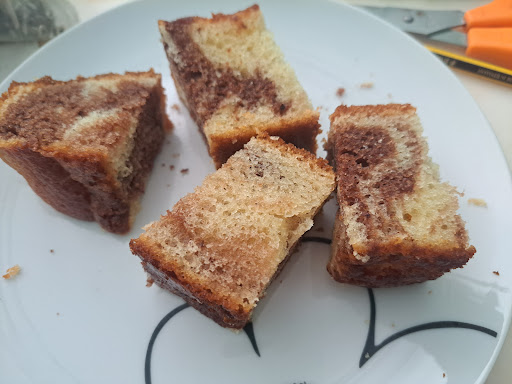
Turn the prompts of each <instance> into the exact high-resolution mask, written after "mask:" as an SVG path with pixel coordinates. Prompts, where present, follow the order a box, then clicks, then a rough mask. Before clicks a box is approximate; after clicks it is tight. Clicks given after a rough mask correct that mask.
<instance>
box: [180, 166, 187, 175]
mask: <svg viewBox="0 0 512 384" xmlns="http://www.w3.org/2000/svg"><path fill="white" fill-rule="evenodd" d="M180 172H181V174H182V175H186V174H187V173H188V168H183V169H182V170H181V171H180Z"/></svg>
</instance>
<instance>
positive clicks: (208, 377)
mask: <svg viewBox="0 0 512 384" xmlns="http://www.w3.org/2000/svg"><path fill="white" fill-rule="evenodd" d="M248 5H250V4H249V2H247V1H245V0H244V1H243V2H238V1H237V2H235V1H228V0H221V1H216V2H215V3H212V2H209V1H207V0H203V1H189V2H179V1H177V0H176V1H168V0H162V1H156V2H140V3H134V4H129V5H126V6H123V7H121V8H118V9H115V10H114V11H112V12H109V13H106V14H104V15H101V16H100V17H97V18H95V19H93V20H91V21H89V22H87V23H85V24H83V25H80V26H78V27H77V28H74V29H72V30H71V31H69V32H68V33H66V34H64V35H62V36H61V37H59V38H57V39H55V40H54V41H52V42H50V43H49V44H47V45H46V46H45V47H44V48H43V49H41V50H40V51H39V52H37V53H36V54H35V55H34V56H32V57H31V58H30V59H29V60H28V61H26V62H25V63H24V64H23V65H22V66H21V67H20V68H18V70H16V71H15V72H14V73H13V74H12V75H11V76H10V77H9V78H8V79H7V80H6V81H5V82H4V83H3V84H2V85H1V86H0V90H1V91H5V90H6V88H7V86H8V84H9V83H10V82H11V81H12V80H17V81H30V80H33V79H35V78H37V77H40V76H43V75H51V76H53V77H55V78H57V79H70V78H74V77H75V76H77V75H83V76H89V75H95V74H99V73H104V72H124V71H126V70H130V71H137V70H147V69H148V68H150V67H153V68H155V70H156V71H158V72H160V73H162V74H163V79H164V85H165V88H166V91H167V95H168V104H169V106H170V105H173V104H175V103H178V104H179V101H178V98H177V95H176V92H175V89H174V85H173V84H172V82H171V79H170V74H169V69H168V63H167V59H166V57H165V55H164V51H163V48H162V46H161V43H160V41H159V34H158V30H157V25H156V21H157V19H159V18H161V19H168V20H172V19H175V18H178V17H182V16H190V15H202V16H208V15H209V13H210V12H212V11H213V12H226V13H230V12H233V11H236V10H239V9H242V8H244V7H245V6H248ZM261 8H262V11H263V13H264V15H265V18H266V21H267V25H268V27H269V28H270V29H271V30H272V31H273V32H274V34H275V38H276V40H277V42H278V44H279V45H280V46H281V47H282V49H283V51H284V53H285V56H286V58H287V59H288V60H289V62H290V63H291V64H292V66H293V67H294V68H295V70H296V72H297V75H298V77H299V79H300V81H301V82H302V84H303V85H304V87H305V89H306V91H307V92H308V94H309V95H310V97H311V99H312V101H313V104H314V105H315V106H320V107H321V108H322V109H321V111H322V124H323V128H324V131H327V129H328V123H327V121H328V120H327V116H328V114H329V113H331V112H332V111H333V110H334V108H335V107H336V106H337V105H338V104H339V103H341V102H344V103H347V104H372V103H387V102H390V101H394V102H409V103H411V104H413V105H415V106H416V107H418V113H419V115H420V117H421V120H422V122H423V125H424V128H425V134H426V136H428V140H429V143H430V150H431V151H430V153H431V155H432V157H433V158H434V160H435V161H436V162H437V163H439V164H440V166H441V174H442V176H443V178H445V179H447V180H450V181H451V182H452V183H453V184H455V185H456V186H458V187H459V189H460V190H463V191H464V192H465V197H464V198H462V199H461V210H460V211H461V214H462V216H463V218H464V219H465V220H466V221H467V228H468V230H469V234H470V237H471V241H472V243H473V244H474V245H475V246H476V248H477V250H478V252H477V254H476V255H475V257H474V259H473V260H471V261H470V262H469V263H468V265H467V266H466V267H465V268H464V269H461V270H456V271H454V272H452V273H449V274H447V275H445V276H444V277H442V278H440V279H438V280H437V281H432V282H428V283H424V284H419V285H414V286H409V287H403V288H396V289H375V290H373V295H374V297H375V308H374V309H375V312H373V313H374V314H375V313H376V320H375V322H374V323H373V322H372V321H371V305H370V300H369V293H370V292H369V291H367V290H366V289H364V288H359V287H353V286H348V285H342V284H338V283H335V282H333V281H332V280H331V279H330V277H329V275H328V274H327V272H326V270H325V266H326V262H327V259H328V255H329V246H328V245H325V244H322V243H311V242H308V243H304V244H303V245H302V247H301V248H300V250H299V252H298V253H297V254H295V255H294V256H293V257H292V259H291V261H290V263H289V264H288V265H287V266H286V268H285V269H284V271H283V273H282V275H281V276H280V277H279V278H278V279H277V280H276V281H275V282H274V284H273V286H272V287H271V289H270V292H269V293H268V295H267V297H266V298H265V299H264V300H262V301H261V303H260V305H259V306H258V307H257V309H256V311H255V314H254V333H255V338H256V341H257V346H258V348H259V352H260V354H261V356H257V354H256V353H255V351H254V350H253V348H252V346H251V343H250V342H249V339H248V337H247V336H246V334H245V333H244V332H240V333H238V334H235V333H233V332H231V331H228V330H225V329H223V328H221V327H219V326H217V325H216V324H215V323H213V322H212V321H211V320H209V319H207V318H206V317H203V316H202V315H200V314H199V313H198V312H196V311H195V310H193V309H190V308H187V309H184V310H183V311H181V312H179V313H177V314H176V315H175V316H174V317H172V318H171V319H170V320H169V322H168V323H166V324H165V325H164V326H163V328H161V332H160V333H159V334H158V337H157V338H156V339H155V343H154V345H153V348H152V355H151V356H152V359H151V361H150V362H149V361H148V360H147V357H148V353H147V352H148V343H149V341H150V338H151V335H152V334H154V333H153V332H154V330H155V327H157V324H159V322H160V321H161V320H162V319H163V318H164V316H166V314H167V313H169V312H170V311H172V310H173V309H174V308H176V307H178V306H180V305H181V304H182V303H183V301H182V300H181V299H180V298H178V297H176V296H173V295H172V294H170V293H168V292H166V291H163V290H162V289H160V288H158V287H157V286H153V287H151V288H146V286H145V281H146V276H145V274H144V272H143V270H142V268H141V266H140V263H139V260H138V258H136V257H134V256H133V255H131V253H130V251H129V248H128V241H129V239H130V238H132V237H136V236H137V235H138V234H139V233H140V232H141V230H140V229H139V228H140V227H142V226H143V225H144V224H146V223H148V222H150V221H152V220H155V219H157V218H158V217H159V215H160V214H161V213H164V212H165V210H166V209H168V208H170V207H172V206H173V204H174V203H175V202H176V201H177V200H178V199H179V198H181V197H182V196H184V195H185V194H186V193H188V192H190V191H192V190H193V188H194V186H196V185H199V184H200V183H201V182H202V180H203V178H204V176H205V175H206V174H208V173H209V172H212V171H213V170H214V167H213V165H212V163H211V161H210V158H209V157H208V155H207V151H206V147H205V144H204V142H203V140H202V138H201V136H200V134H199V132H198V130H197V128H196V126H195V125H194V124H193V123H192V121H191V119H190V117H189V115H188V113H187V112H186V110H184V108H183V107H182V109H181V112H176V111H175V110H172V109H171V108H170V107H169V108H168V111H169V113H170V115H171V118H172V120H173V121H174V123H175V125H176V129H175V131H174V132H173V134H172V135H170V137H169V138H168V140H169V141H170V144H166V145H164V148H163V150H162V152H161V154H160V156H159V157H158V159H157V161H156V163H155V168H154V171H153V174H152V176H151V179H150V182H149V185H148V188H147V192H146V194H145V196H144V198H143V201H142V211H141V212H140V214H139V215H138V217H137V220H136V223H135V226H134V229H133V231H132V232H131V233H130V234H129V235H127V236H117V235H112V234H108V233H106V232H103V231H102V230H101V229H100V228H99V227H98V226H97V225H96V224H94V223H85V222H80V221H77V220H74V219H71V218H69V217H66V216H64V215H61V214H59V213H58V212H56V211H54V210H53V209H52V208H50V207H49V206H47V205H46V204H45V203H43V202H42V201H41V200H40V199H39V198H38V197H37V196H36V195H35V194H34V193H33V192H32V191H31V190H30V188H29V187H28V186H27V184H26V183H25V181H24V180H23V178H22V177H21V176H19V175H18V174H17V173H15V172H14V171H13V170H12V169H10V168H9V167H7V166H6V165H5V164H3V163H2V164H0V180H1V181H0V215H1V216H0V228H1V231H0V269H1V270H2V271H5V270H6V269H7V268H8V267H10V266H12V265H14V264H19V265H20V266H21V267H22V272H21V274H20V275H19V276H17V277H16V278H15V279H13V280H11V281H3V279H2V281H1V282H0V338H1V339H0V350H1V353H0V381H1V382H2V383H30V382H33V383H75V382H76V383H95V384H99V383H144V382H146V383H148V382H149V381H148V379H149V376H150V375H151V379H152V382H153V383H164V382H173V383H206V382H208V383H210V382H211V383H259V384H261V383H283V384H291V383H308V384H313V383H315V384H316V383H376V382H378V383H428V384H431V383H443V382H450V383H464V384H467V383H482V382H483V381H484V380H485V377H486V376H487V374H488V372H489V370H490V368H491V366H492V364H493V362H494V360H495V358H496V355H497V353H498V351H499V348H500V346H501V344H502V342H503V340H504V338H505V333H506V330H507V328H508V325H509V322H510V307H511V298H512V295H511V292H510V287H511V286H512V277H511V276H512V265H511V264H512V258H511V257H510V256H511V255H512V242H510V239H509V237H510V235H511V229H512V199H511V196H512V190H511V182H510V177H509V174H508V170H507V168H506V165H505V161H504V159H503V156H502V154H501V152H500V150H499V147H498V144H497V141H496V139H495V137H494V135H493V134H492V131H491V129H490V127H489V125H488V123H487V122H486V120H485V119H484V118H483V116H482V114H481V113H480V111H479V110H478V108H477V106H476V105H475V103H474V101H473V100H472V99H471V98H470V96H469V95H468V94H467V92H466V91H465V90H464V89H463V87H462V86H461V85H460V83H459V82H458V81H457V80H456V79H455V77H454V76H453V75H452V74H451V72H450V71H449V70H448V69H447V68H445V67H444V66H443V65H442V64H441V63H440V62H439V61H438V60H437V59H436V58H435V57H434V56H432V55H431V54H430V53H428V52H427V51H426V50H425V49H423V48H422V47H421V46H419V45H418V44H416V43H415V42H414V41H413V40H412V39H410V38H408V37H407V36H406V35H404V34H402V33H400V32H398V31H397V30H395V29H394V28H392V27H389V26H388V25H385V24H384V23H382V22H380V21H378V20H377V19H375V18H373V17H372V16H369V15H367V14H364V13H362V12H360V11H358V10H355V9H352V8H350V7H347V6H342V5H339V4H335V3H329V2H314V1H306V0H304V1H302V0H301V1H294V2H293V3H292V2H289V3H283V2H271V1H268V2H267V1H265V2H262V4H261ZM365 82H373V83H374V87H373V88H370V89H365V88H361V87H360V84H361V83H365ZM338 87H344V88H345V89H346V93H345V95H344V96H343V97H342V98H338V97H337V96H336V90H337V88H338ZM322 137H325V132H324V134H323V136H322ZM177 154H179V156H177ZM161 164H164V166H161ZM170 165H174V167H175V169H174V170H173V171H171V170H170V169H169V166H170ZM182 168H188V169H189V170H190V171H189V173H188V174H181V173H180V169H182ZM471 197H477V198H483V199H485V200H486V201H487V203H488V205H489V206H488V208H487V209H485V208H479V207H475V206H470V205H468V203H467V199H468V198H471ZM333 211H334V206H333V202H332V201H331V202H330V203H329V204H328V205H327V206H326V208H325V210H324V214H323V215H322V216H321V217H320V218H319V220H318V222H317V223H316V226H315V228H317V229H318V228H319V227H323V228H324V231H323V232H322V231H319V230H316V231H313V232H312V233H309V234H308V236H322V237H329V236H330V228H331V225H332V215H333ZM50 250H54V252H51V251H50ZM493 271H499V273H500V276H497V275H495V274H493ZM438 321H452V322H464V323H469V324H474V325H478V326H481V327H485V329H488V330H490V331H489V332H491V331H494V332H496V334H497V336H493V335H489V334H486V333H484V332H481V330H485V329H480V331H478V330H472V329H467V328H440V329H430V330H423V331H421V332H417V333H411V334H407V335H405V336H403V337H401V338H398V339H396V340H395V341H393V342H391V343H389V344H387V345H385V346H384V347H383V348H381V349H380V350H378V351H375V350H374V349H372V348H369V349H368V348H367V349H365V343H366V342H367V335H368V333H369V330H371V329H373V330H374V331H375V340H374V344H379V343H381V342H382V341H383V340H384V339H386V338H388V337H392V335H394V334H397V332H400V331H402V330H405V329H407V328H409V327H413V326H417V325H421V324H425V323H431V322H438ZM453 324H454V323H442V324H441V325H444V326H446V325H453ZM491 333H492V332H491ZM155 335H156V333H155ZM368 343H369V344H367V346H370V347H371V345H372V343H371V340H369V342H368ZM366 353H368V354H366ZM360 359H362V361H364V362H366V363H365V364H364V365H363V366H362V367H360V366H359V365H360Z"/></svg>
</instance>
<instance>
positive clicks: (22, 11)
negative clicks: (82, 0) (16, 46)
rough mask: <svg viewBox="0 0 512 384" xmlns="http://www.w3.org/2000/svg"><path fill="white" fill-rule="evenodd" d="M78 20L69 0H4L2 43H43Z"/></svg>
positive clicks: (0, 11) (0, 10)
mask: <svg viewBox="0 0 512 384" xmlns="http://www.w3.org/2000/svg"><path fill="white" fill-rule="evenodd" d="M77 23H78V14H77V12H76V10H75V8H74V7H73V5H71V4H70V3H69V2H68V1H67V0H0V43H13V42H37V43H39V44H42V43H44V42H46V41H48V40H50V39H52V38H53V37H55V36H57V35H58V34H59V33H61V32H63V31H64V30H66V29H68V28H70V27H72V26H73V25H75V24H77Z"/></svg>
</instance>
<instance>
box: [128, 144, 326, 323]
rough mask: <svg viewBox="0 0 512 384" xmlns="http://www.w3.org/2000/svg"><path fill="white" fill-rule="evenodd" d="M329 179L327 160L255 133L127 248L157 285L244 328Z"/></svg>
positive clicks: (321, 199)
mask: <svg viewBox="0 0 512 384" xmlns="http://www.w3.org/2000/svg"><path fill="white" fill-rule="evenodd" d="M334 187H335V181H334V173H333V171H332V169H331V167H330V166H329V165H328V164H327V162H326V161H325V160H322V159H317V158H316V157H314V156H313V155H312V154H311V153H309V152H307V151H305V150H301V149H297V148H296V147H294V146H293V145H291V144H285V142H284V141H282V140H281V139H279V138H278V137H268V136H267V135H265V136H258V137H257V138H253V139H251V140H250V141H249V142H248V143H247V144H246V145H245V148H244V149H243V150H240V151H238V152H237V153H236V154H235V155H233V156H232V157H231V158H230V159H229V160H228V161H227V163H225V164H224V165H223V166H222V168H220V169H219V170H217V171H216V172H215V173H213V174H211V175H209V176H208V177H206V179H205V180H204V182H203V184H202V185H201V186H199V187H197V188H196V189H195V191H194V192H193V193H191V194H189V195H187V196H185V197H184V198H182V199H181V200H180V201H179V202H178V203H177V204H176V205H175V206H174V208H173V209H172V211H170V212H167V214H166V215H165V216H162V217H161V218H160V220H159V221H156V222H153V223H151V224H149V225H147V226H146V227H145V228H144V229H145V231H146V232H145V233H143V234H142V235H141V236H140V237H139V238H138V239H135V240H132V241H131V242H130V248H131V250H132V252H133V253H134V254H136V255H138V256H139V257H140V258H141V259H142V265H143V266H144V268H145V269H146V271H147V272H149V274H150V276H151V277H152V278H153V279H154V281H155V282H156V283H157V284H159V285H160V286H161V287H164V288H167V289H169V290H170V291H171V292H173V293H175V294H177V295H179V296H181V297H183V298H184V299H185V300H186V301H187V302H188V303H189V304H190V305H192V306H193V307H195V308H196V309H197V310H199V311H200V312H201V313H203V314H204V315H206V316H208V317H210V318H212V319H213V320H214V321H216V322H217V323H218V324H220V325H221V326H223V327H228V328H234V329H241V328H242V327H243V326H244V325H245V324H246V323H247V321H248V320H249V319H250V317H251V313H252V311H253V309H254V307H255V306H256V304H257V302H258V300H259V299H260V298H261V297H262V296H263V295H264V293H265V289H266V288H267V286H268V285H269V284H270V282H271V281H272V280H273V279H274V277H275V276H276V274H277V273H278V272H279V271H280V269H281V268H282V267H283V265H284V263H285V261H286V260H287V258H288V256H289V254H290V251H291V250H292V248H293V247H294V246H295V244H296V243H297V241H298V240H299V238H300V237H301V236H302V235H303V234H304V232H306V231H307V230H308V229H309V228H311V226H312V225H313V217H314V216H315V214H316V212H317V211H318V210H319V209H320V208H321V206H322V205H323V203H324V202H325V200H326V199H327V198H328V197H329V195H330V193H331V192H332V191H333V190H334Z"/></svg>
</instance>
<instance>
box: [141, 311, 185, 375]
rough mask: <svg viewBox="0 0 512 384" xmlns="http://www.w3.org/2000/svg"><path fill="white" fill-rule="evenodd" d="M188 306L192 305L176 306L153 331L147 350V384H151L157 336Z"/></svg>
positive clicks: (145, 371) (145, 369)
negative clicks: (154, 346) (152, 361)
mask: <svg viewBox="0 0 512 384" xmlns="http://www.w3.org/2000/svg"><path fill="white" fill-rule="evenodd" d="M188 307H190V305H188V304H187V303H185V304H181V305H180V306H178V307H176V308H174V309H173V310H172V311H171V312H169V313H168V314H167V315H165V316H164V318H163V319H162V320H160V322H159V323H158V325H157V326H156V328H155V330H154V331H153V334H152V335H151V338H150V339H149V344H148V350H147V352H146V361H145V364H144V379H145V382H146V384H151V354H152V353H153V345H154V344H155V340H156V337H157V336H158V334H159V333H160V331H161V330H162V328H163V327H164V325H165V324H167V322H168V321H169V320H171V319H172V318H173V317H174V315H177V314H178V313H180V312H181V311H183V310H184V309H185V308H188Z"/></svg>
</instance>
